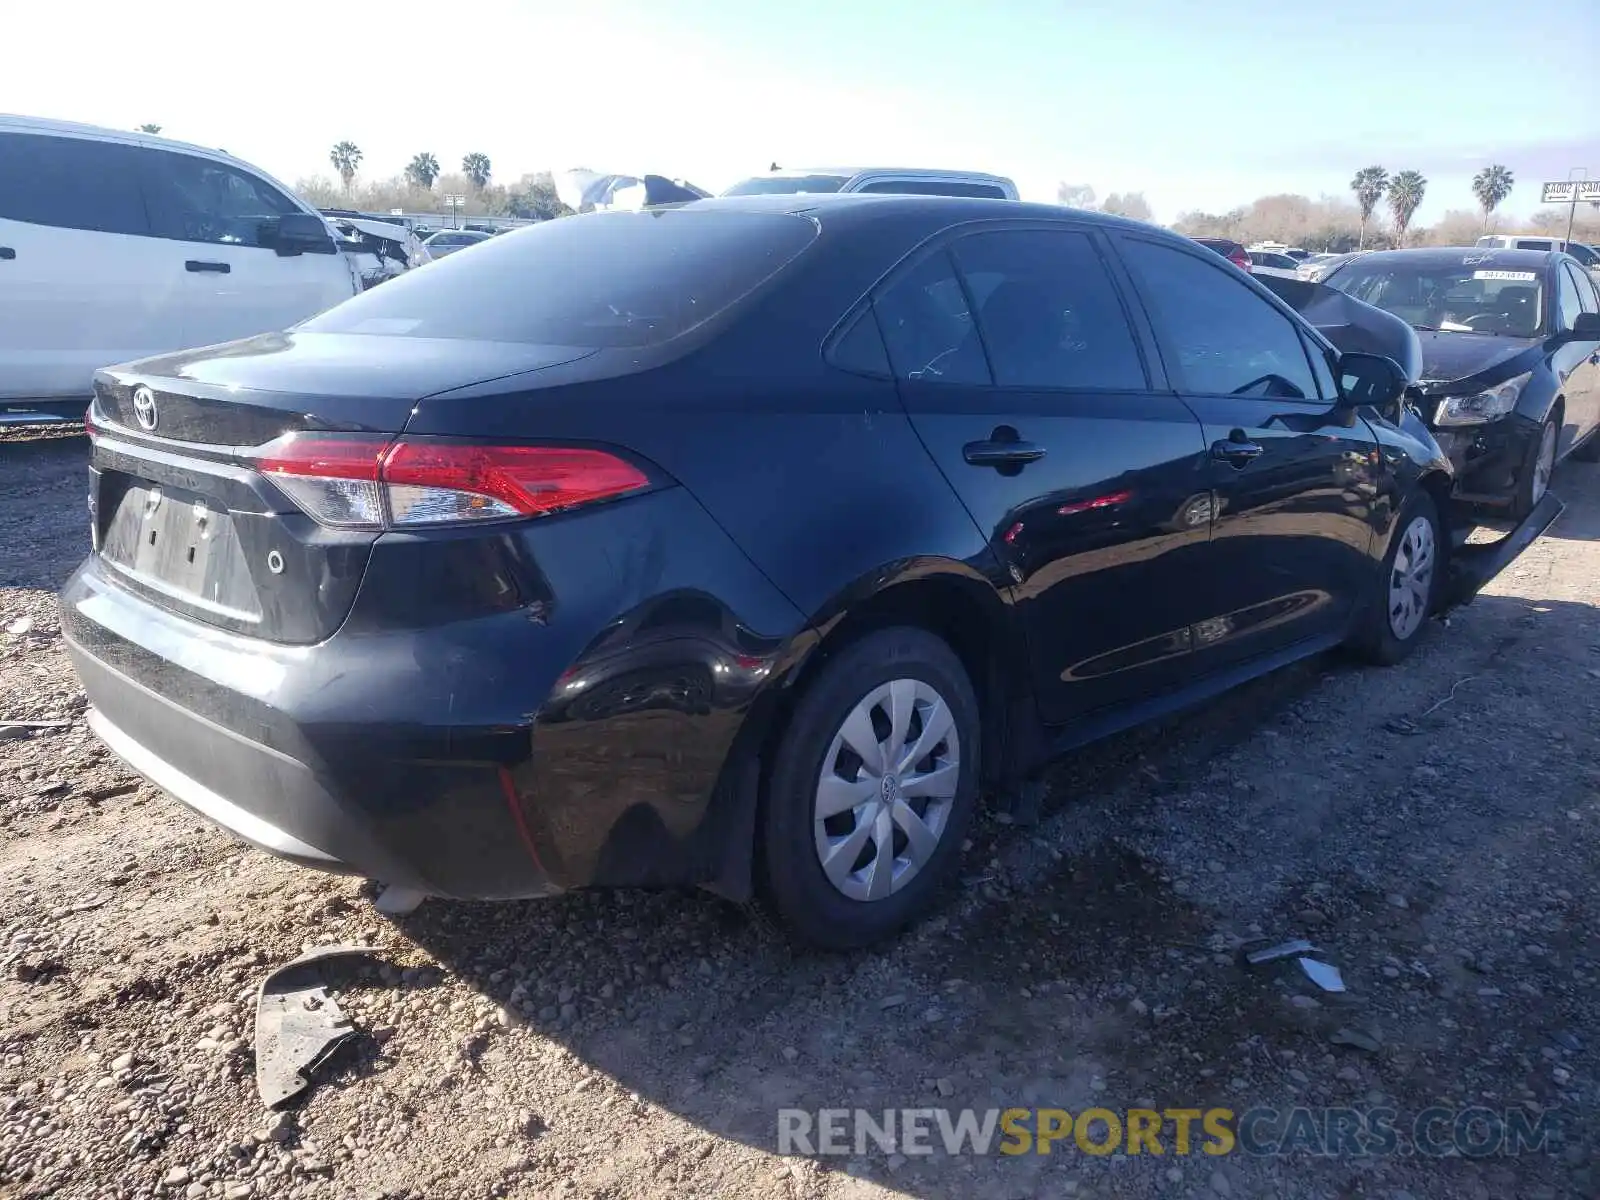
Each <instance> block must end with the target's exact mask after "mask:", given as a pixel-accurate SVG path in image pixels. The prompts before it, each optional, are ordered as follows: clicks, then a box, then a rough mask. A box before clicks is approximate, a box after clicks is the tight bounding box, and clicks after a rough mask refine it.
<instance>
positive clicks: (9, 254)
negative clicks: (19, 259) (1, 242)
mask: <svg viewBox="0 0 1600 1200" xmlns="http://www.w3.org/2000/svg"><path fill="white" fill-rule="evenodd" d="M16 256H17V252H16V251H15V250H13V249H12V248H11V247H10V246H0V259H4V260H5V261H6V262H10V261H11V260H12V259H13V258H15V257H16Z"/></svg>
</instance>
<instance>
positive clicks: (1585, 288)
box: [1565, 263, 1600, 313]
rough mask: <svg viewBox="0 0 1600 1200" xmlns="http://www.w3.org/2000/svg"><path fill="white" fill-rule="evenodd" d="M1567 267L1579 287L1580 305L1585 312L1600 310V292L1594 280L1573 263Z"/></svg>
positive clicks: (1574, 282)
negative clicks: (1596, 288)
mask: <svg viewBox="0 0 1600 1200" xmlns="http://www.w3.org/2000/svg"><path fill="white" fill-rule="evenodd" d="M1565 265H1566V269H1567V270H1568V271H1569V272H1571V274H1572V282H1573V284H1574V285H1575V286H1576V287H1577V289H1578V305H1579V307H1581V308H1582V309H1583V311H1584V312H1589V313H1592V312H1600V293H1596V291H1595V287H1594V281H1593V280H1592V279H1590V278H1589V277H1588V275H1586V274H1585V273H1584V272H1582V271H1579V270H1577V269H1576V268H1575V267H1573V266H1572V264H1571V263H1567V264H1565Z"/></svg>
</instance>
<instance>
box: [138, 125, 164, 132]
mask: <svg viewBox="0 0 1600 1200" xmlns="http://www.w3.org/2000/svg"><path fill="white" fill-rule="evenodd" d="M139 132H140V133H160V132H161V126H159V125H141V126H139Z"/></svg>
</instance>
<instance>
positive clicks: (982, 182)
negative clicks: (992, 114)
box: [722, 166, 1017, 200]
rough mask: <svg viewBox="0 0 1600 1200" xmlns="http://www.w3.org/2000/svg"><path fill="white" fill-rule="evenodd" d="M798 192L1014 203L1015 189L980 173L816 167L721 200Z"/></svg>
mask: <svg viewBox="0 0 1600 1200" xmlns="http://www.w3.org/2000/svg"><path fill="white" fill-rule="evenodd" d="M800 192H887V193H889V194H891V195H899V196H906V195H909V196H988V197H992V198H993V199H996V200H1015V199H1017V185H1016V184H1014V183H1012V182H1011V180H1009V179H1007V178H1006V177H1005V176H1004V175H986V174H983V173H982V172H980V171H929V170H924V169H921V168H913V169H910V170H906V169H904V168H900V167H817V168H814V169H803V170H789V171H785V170H783V169H781V168H779V167H776V166H775V167H774V168H773V169H772V171H771V173H770V174H767V175H755V176H752V177H751V178H749V179H746V180H744V181H743V182H741V183H736V184H734V185H733V186H732V187H731V188H729V189H728V190H727V191H725V192H723V193H722V194H723V195H724V196H767V195H774V194H783V195H792V194H795V193H800Z"/></svg>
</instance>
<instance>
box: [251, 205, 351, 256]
mask: <svg viewBox="0 0 1600 1200" xmlns="http://www.w3.org/2000/svg"><path fill="white" fill-rule="evenodd" d="M261 244H262V245H263V246H271V247H272V248H273V249H274V250H276V251H277V252H278V257H279V258H292V257H294V256H295V255H297V254H337V253H338V247H337V246H335V245H334V244H333V234H331V233H329V232H328V226H327V225H326V224H325V223H324V222H323V220H322V218H321V217H314V216H312V215H311V214H310V213H284V214H283V216H281V217H276V218H274V219H273V220H271V221H268V222H266V223H265V224H264V225H263V227H262V230H261Z"/></svg>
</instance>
